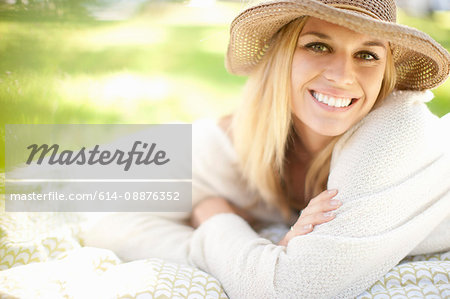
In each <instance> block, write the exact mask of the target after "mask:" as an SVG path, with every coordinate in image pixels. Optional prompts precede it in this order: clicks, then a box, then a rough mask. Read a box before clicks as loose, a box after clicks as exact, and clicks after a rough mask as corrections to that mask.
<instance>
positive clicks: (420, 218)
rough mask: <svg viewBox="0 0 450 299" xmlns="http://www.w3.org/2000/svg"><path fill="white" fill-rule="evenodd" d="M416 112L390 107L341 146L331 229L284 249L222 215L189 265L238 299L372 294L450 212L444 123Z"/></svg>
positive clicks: (200, 233)
mask: <svg viewBox="0 0 450 299" xmlns="http://www.w3.org/2000/svg"><path fill="white" fill-rule="evenodd" d="M400 96H401V97H404V96H405V95H404V94H400ZM408 103H409V104H408V105H405V102H404V101H403V102H400V100H399V99H396V98H394V99H390V103H388V105H386V106H387V108H383V109H379V110H378V111H374V113H372V115H370V116H368V117H366V119H365V120H364V121H363V122H362V123H361V124H359V125H358V126H357V127H356V128H355V129H354V130H350V131H349V132H348V134H346V136H344V137H343V138H342V140H341V141H340V143H338V144H337V146H336V148H335V152H334V153H333V161H332V168H331V170H330V177H329V181H328V185H329V186H328V187H330V188H337V189H339V194H338V198H339V199H340V200H341V201H342V202H343V206H341V207H340V208H339V210H338V211H337V216H336V218H335V219H334V220H333V221H331V222H328V223H325V224H322V225H319V226H317V227H316V228H315V229H314V231H313V232H312V233H310V234H308V235H305V236H298V237H295V238H293V239H292V240H291V241H290V242H289V244H288V245H287V246H286V247H284V246H278V245H275V244H273V243H271V242H270V241H269V240H267V239H264V238H261V237H259V236H258V235H257V234H256V233H255V232H254V231H253V230H252V229H251V227H249V226H248V224H247V223H246V222H245V221H243V220H242V219H241V218H239V217H238V216H236V215H233V214H219V215H216V216H214V217H211V218H210V219H209V220H207V221H206V222H204V223H203V224H202V225H201V226H200V227H199V228H198V229H197V230H196V231H195V232H194V233H193V236H192V238H191V240H190V244H189V259H190V261H191V262H192V263H193V264H195V265H196V266H198V267H199V268H201V269H203V270H204V271H207V272H209V273H211V274H212V275H214V276H215V277H216V278H217V279H219V281H220V282H221V283H222V285H223V287H224V289H225V291H226V292H227V294H228V295H229V296H230V298H298V297H302V298H350V297H355V296H357V295H358V294H360V293H361V292H363V291H364V290H366V289H367V288H368V287H370V286H371V285H372V284H373V283H374V282H375V281H376V280H378V279H379V278H380V277H381V276H382V275H384V274H385V273H386V272H387V271H389V270H390V269H391V268H393V267H394V266H395V265H396V264H397V263H398V262H399V261H400V260H401V259H403V258H404V257H405V256H406V255H407V254H408V253H409V252H410V251H411V250H413V249H414V248H415V247H416V246H417V245H418V244H419V243H420V242H421V241H422V240H423V239H424V238H425V237H426V236H427V235H428V234H430V233H431V232H432V231H433V230H434V229H435V228H436V227H437V226H438V225H439V224H440V223H441V222H442V221H444V220H445V218H446V217H447V216H448V213H449V212H448V211H450V182H449V181H448V179H446V180H444V178H448V177H449V176H450V169H449V167H448V165H450V157H449V155H448V152H445V151H443V147H441V146H438V144H437V143H436V142H433V141H435V139H433V138H432V139H430V136H428V135H429V134H431V132H432V131H433V130H434V131H435V130H436V129H437V128H436V127H434V126H431V125H430V124H431V123H433V124H436V123H437V121H436V120H435V118H433V117H432V116H431V115H429V113H428V112H426V110H424V109H426V108H424V106H423V105H420V104H418V103H417V102H416V101H410V102H408ZM386 106H385V107H386ZM430 130H431V131H430ZM430 142H431V143H430ZM423 151H425V152H423Z"/></svg>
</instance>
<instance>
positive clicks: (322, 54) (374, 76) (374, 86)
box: [291, 17, 389, 137]
mask: <svg viewBox="0 0 450 299" xmlns="http://www.w3.org/2000/svg"><path fill="white" fill-rule="evenodd" d="M387 51H389V45H388V43H387V42H386V41H382V40H378V39H374V38H372V37H370V36H367V35H363V34H359V33H356V32H354V31H351V30H349V29H347V28H345V27H341V26H339V25H335V24H331V23H328V22H326V21H322V20H320V19H316V18H312V17H310V18H308V20H307V21H306V24H305V26H304V28H303V29H302V31H301V33H300V35H299V38H298V41H297V47H296V49H295V52H294V56H293V61H292V73H291V95H292V96H291V100H292V102H291V106H292V112H293V114H294V115H295V117H294V125H295V128H296V130H297V132H299V133H300V135H304V136H322V137H325V136H327V137H331V136H337V135H340V134H343V133H344V132H345V131H347V130H348V129H349V128H350V127H351V126H352V125H354V124H355V123H357V122H358V121H359V120H361V119H362V118H363V117H364V116H366V115H367V113H369V111H370V110H371V108H372V107H373V105H374V104H375V101H376V99H377V97H378V94H379V92H380V88H381V84H382V81H383V76H384V71H385V68H386V61H387Z"/></svg>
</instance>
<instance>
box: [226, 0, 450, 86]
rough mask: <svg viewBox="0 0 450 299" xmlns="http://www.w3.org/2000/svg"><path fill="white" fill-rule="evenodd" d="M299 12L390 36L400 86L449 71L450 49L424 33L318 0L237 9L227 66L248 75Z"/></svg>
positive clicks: (439, 78) (426, 82) (432, 80)
mask: <svg viewBox="0 0 450 299" xmlns="http://www.w3.org/2000/svg"><path fill="white" fill-rule="evenodd" d="M301 16H311V17H315V18H318V19H321V20H325V21H327V22H330V23H334V24H337V25H340V26H344V27H346V28H348V29H350V30H353V31H355V32H358V33H362V34H367V35H370V36H372V37H375V38H379V39H384V40H387V41H389V42H390V45H391V48H392V54H393V58H394V61H395V67H396V70H397V85H396V87H397V89H410V90H424V89H431V88H435V87H437V86H439V85H440V84H442V83H443V82H444V81H445V80H446V79H447V77H448V75H449V69H450V54H449V53H448V51H447V50H446V49H445V48H443V47H442V46H441V45H440V44H439V43H438V42H436V41H435V40H434V39H433V38H431V37H430V36H429V35H427V34H426V33H424V32H422V31H419V30H417V29H415V28H411V27H408V26H405V25H400V24H396V23H393V22H387V21H381V20H377V19H375V18H372V17H370V16H368V15H365V14H362V13H360V12H357V11H352V10H347V9H341V8H337V7H332V6H329V5H326V4H323V3H320V2H318V1H316V0H302V1H295V0H286V1H273V2H266V3H264V4H260V5H257V6H254V7H251V8H248V9H246V10H245V11H243V12H242V13H241V14H239V15H238V16H237V17H236V18H235V19H234V21H233V22H232V23H231V28H230V41H229V44H228V51H227V56H226V60H225V66H226V68H227V70H228V71H229V72H230V73H232V74H236V75H250V74H251V72H252V70H253V69H254V68H255V66H256V65H257V64H258V63H259V62H260V61H261V59H262V58H263V56H264V53H265V52H266V51H267V50H268V49H269V48H270V44H271V38H272V37H273V36H274V34H275V33H276V32H277V31H278V30H280V28H281V27H283V26H284V25H286V24H288V23H289V22H291V21H292V20H294V19H296V18H299V17H301Z"/></svg>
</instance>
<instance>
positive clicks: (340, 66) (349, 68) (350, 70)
mask: <svg viewBox="0 0 450 299" xmlns="http://www.w3.org/2000/svg"><path fill="white" fill-rule="evenodd" d="M324 76H325V78H326V79H327V80H328V81H331V82H333V83H334V84H336V85H352V84H353V83H354V82H355V72H354V65H353V61H352V57H349V56H348V55H343V54H341V55H337V54H335V55H333V57H331V59H330V61H329V63H328V64H327V66H326V69H325V71H324Z"/></svg>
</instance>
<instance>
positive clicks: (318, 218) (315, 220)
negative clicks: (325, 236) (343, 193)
mask: <svg viewBox="0 0 450 299" xmlns="http://www.w3.org/2000/svg"><path fill="white" fill-rule="evenodd" d="M335 217H336V214H335V213H334V212H333V211H328V212H323V213H322V212H320V213H316V214H312V215H307V216H304V217H300V218H299V219H298V221H297V222H296V223H295V224H294V227H297V226H298V227H302V226H304V225H307V224H312V225H318V224H322V223H325V222H328V221H331V220H333V219H334V218H335Z"/></svg>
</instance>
